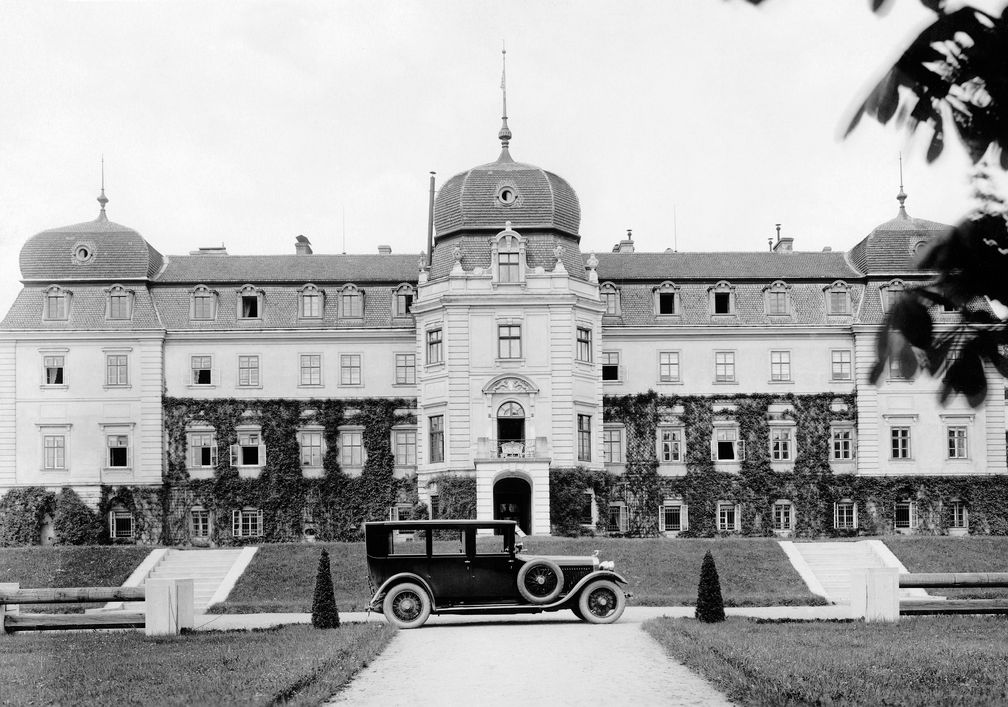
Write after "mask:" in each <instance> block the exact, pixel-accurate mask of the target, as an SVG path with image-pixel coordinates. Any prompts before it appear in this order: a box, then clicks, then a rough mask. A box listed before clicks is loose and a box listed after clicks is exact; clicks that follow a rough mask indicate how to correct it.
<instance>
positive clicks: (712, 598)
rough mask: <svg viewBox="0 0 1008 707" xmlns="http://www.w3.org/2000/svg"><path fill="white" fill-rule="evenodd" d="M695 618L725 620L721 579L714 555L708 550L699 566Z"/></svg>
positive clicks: (709, 622) (714, 620)
mask: <svg viewBox="0 0 1008 707" xmlns="http://www.w3.org/2000/svg"><path fill="white" fill-rule="evenodd" d="M694 615H695V616H696V618H697V619H699V620H700V621H703V622H704V623H708V624H713V623H717V622H719V621H724V620H725V613H724V599H722V598H721V580H719V579H718V573H717V567H715V566H714V556H713V555H711V553H710V550H708V551H707V554H706V555H704V558H703V565H701V567H700V586H699V587H698V588H697V603H696V613H695V614H694Z"/></svg>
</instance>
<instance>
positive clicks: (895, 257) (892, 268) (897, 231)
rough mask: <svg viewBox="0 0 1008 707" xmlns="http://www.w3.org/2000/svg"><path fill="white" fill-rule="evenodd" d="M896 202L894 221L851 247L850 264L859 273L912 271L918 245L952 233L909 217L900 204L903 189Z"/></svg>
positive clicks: (938, 226)
mask: <svg viewBox="0 0 1008 707" xmlns="http://www.w3.org/2000/svg"><path fill="white" fill-rule="evenodd" d="M896 199H897V200H898V201H899V204H900V206H899V213H898V214H897V215H896V218H894V219H890V220H889V221H886V222H885V223H881V224H879V225H878V226H876V227H875V228H874V229H872V232H871V233H869V234H868V235H867V236H866V237H865V238H864V239H863V240H861V242H860V243H858V244H857V245H855V246H854V247H853V248H851V251H850V262H851V264H852V265H853V266H854V267H856V268H857V269H858V270H860V271H861V272H862V273H866V274H868V273H886V272H909V271H912V270H915V269H916V267H917V265H916V263H917V251H918V249H919V247H920V245H921V244H922V243H927V242H928V241H930V240H931V239H932V238H934V237H936V236H939V235H941V234H943V233H947V232H948V231H950V230H952V227H951V226H949V225H948V224H944V223H939V222H937V221H928V220H927V219H922V218H914V217H912V216H910V215H909V214H908V213H907V211H906V207H905V206H904V203H903V202H904V201H906V194H904V193H903V189H902V188H900V192H899V194H898V195H897V196H896Z"/></svg>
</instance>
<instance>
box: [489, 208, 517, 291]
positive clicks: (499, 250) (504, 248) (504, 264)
mask: <svg viewBox="0 0 1008 707" xmlns="http://www.w3.org/2000/svg"><path fill="white" fill-rule="evenodd" d="M508 223H509V226H510V222H508ZM490 267H491V268H492V270H491V271H492V273H493V276H494V282H496V283H517V282H522V281H523V280H524V278H525V239H523V238H522V237H521V236H520V235H518V234H517V233H516V232H514V231H512V230H510V227H509V228H508V229H506V230H504V231H501V232H500V233H498V234H497V237H496V239H495V240H494V242H493V247H492V248H491V250H490Z"/></svg>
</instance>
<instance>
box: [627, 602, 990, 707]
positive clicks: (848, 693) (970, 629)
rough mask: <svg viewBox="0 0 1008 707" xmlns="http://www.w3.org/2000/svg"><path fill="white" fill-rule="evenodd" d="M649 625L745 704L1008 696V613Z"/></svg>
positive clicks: (673, 651) (940, 701)
mask: <svg viewBox="0 0 1008 707" xmlns="http://www.w3.org/2000/svg"><path fill="white" fill-rule="evenodd" d="M644 629H645V630H646V631H647V632H648V633H650V634H651V635H652V636H654V638H655V639H656V640H657V641H658V642H659V643H660V644H662V646H664V648H665V650H666V651H667V652H668V653H669V655H671V656H672V657H673V658H675V659H677V660H679V661H681V662H682V663H684V664H685V665H687V666H688V667H689V668H691V669H693V670H695V671H696V672H698V673H700V674H702V675H704V676H705V677H706V678H707V679H708V680H709V681H711V683H713V684H714V686H715V687H717V688H718V689H719V690H721V691H722V692H724V693H725V694H726V695H727V696H728V698H729V699H731V700H733V701H735V702H737V703H739V704H744V705H764V704H774V705H825V704H844V705H848V704H849V705H881V704H889V705H895V704H899V705H994V704H1006V703H1008V641H1006V640H1005V636H1006V635H1008V619H1006V618H1004V617H976V616H926V617H923V616H922V617H904V618H902V619H900V622H899V623H898V624H865V623H861V622H822V621H809V622H786V623H785V622H766V621H759V620H756V619H741V618H730V619H728V620H727V621H726V622H724V623H722V624H702V623H700V622H698V621H694V620H692V619H655V620H653V621H649V622H647V623H646V624H645V625H644Z"/></svg>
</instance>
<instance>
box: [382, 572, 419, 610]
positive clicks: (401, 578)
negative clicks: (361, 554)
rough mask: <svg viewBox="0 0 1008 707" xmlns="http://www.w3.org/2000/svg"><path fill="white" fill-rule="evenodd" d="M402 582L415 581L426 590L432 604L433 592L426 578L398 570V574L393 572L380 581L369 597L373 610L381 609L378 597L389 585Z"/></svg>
mask: <svg viewBox="0 0 1008 707" xmlns="http://www.w3.org/2000/svg"><path fill="white" fill-rule="evenodd" d="M402 582H416V583H417V584H419V585H420V586H421V587H423V588H424V590H425V591H426V592H427V596H429V597H430V600H431V606H432V607H433V606H434V592H433V590H431V587H430V585H429V584H428V583H427V580H425V579H424V578H423V577H421V576H420V575H417V574H413V573H412V572H400V573H399V574H394V575H392V576H391V577H389V578H388V579H386V580H385V581H384V582H382V585H381V586H380V587H378V591H376V592H375V593H374V596H373V597H371V607H373V608H374V610H375V611H381V608H380V598H381V597H382V596H383V595H384V594H385V592H387V591H388V590H389V588H390V587H392V586H393V585H396V584H400V583H402Z"/></svg>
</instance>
